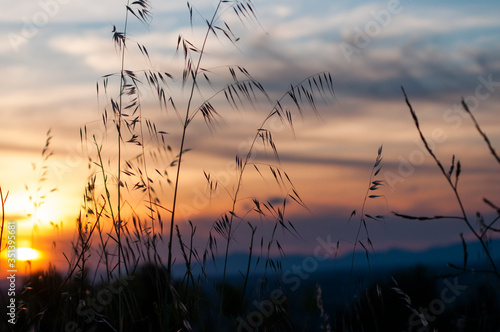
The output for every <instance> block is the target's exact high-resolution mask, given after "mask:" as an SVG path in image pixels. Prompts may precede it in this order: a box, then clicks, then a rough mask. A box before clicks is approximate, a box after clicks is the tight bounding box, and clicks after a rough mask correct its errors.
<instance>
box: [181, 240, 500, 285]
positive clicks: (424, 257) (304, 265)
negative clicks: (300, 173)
mask: <svg viewBox="0 0 500 332" xmlns="http://www.w3.org/2000/svg"><path fill="white" fill-rule="evenodd" d="M488 247H489V249H490V253H491V254H492V256H493V258H494V259H495V261H497V262H499V264H500V240H492V241H489V242H488ZM467 253H468V266H469V267H472V266H477V265H481V264H484V263H485V262H486V255H485V253H484V250H483V249H482V247H481V244H480V243H479V242H473V243H467ZM463 261H464V248H463V246H462V243H456V244H453V245H449V246H443V247H434V248H430V249H427V250H423V251H410V250H405V249H390V250H387V251H382V252H374V253H370V254H369V256H368V258H367V255H366V253H365V251H357V252H356V253H355V254H354V265H353V267H354V269H355V270H363V269H365V270H367V269H374V270H376V269H399V268H407V267H411V266H415V265H420V264H421V265H427V266H436V267H441V266H442V267H446V266H447V265H448V263H451V264H454V265H456V266H462V265H463ZM273 262H274V263H275V264H278V262H279V264H281V269H282V271H283V272H285V271H287V270H294V269H295V270H297V269H303V270H306V271H311V273H315V272H318V273H319V272H326V271H332V270H337V271H346V270H350V269H351V265H352V264H353V255H352V253H349V254H345V255H343V256H339V257H337V258H331V259H326V260H321V259H316V258H314V256H312V255H311V256H305V255H290V256H286V257H282V258H278V257H274V258H273ZM256 263H257V257H252V261H251V268H250V274H251V275H254V276H255V275H259V274H262V273H263V272H264V269H265V259H264V258H260V260H259V262H258V264H257V265H256ZM247 264H248V253H234V254H231V255H229V257H228V269H227V272H226V273H227V274H228V275H232V276H235V275H240V274H244V273H246V270H247ZM223 266H224V257H223V256H218V257H215V265H214V264H213V261H212V260H210V261H208V262H207V268H206V269H205V272H206V273H207V275H209V276H217V275H222V269H223ZM268 269H269V267H268ZM194 271H195V272H199V271H200V267H199V265H197V266H196V267H195V268H194ZM173 272H174V274H175V275H183V274H184V272H185V266H184V264H180V263H177V264H175V266H174V267H173Z"/></svg>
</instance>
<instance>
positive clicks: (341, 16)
mask: <svg viewBox="0 0 500 332" xmlns="http://www.w3.org/2000/svg"><path fill="white" fill-rule="evenodd" d="M151 3H152V14H153V19H152V21H151V22H150V24H149V26H147V27H144V25H142V24H141V23H138V22H137V20H135V19H134V18H131V21H130V22H131V23H130V25H129V27H128V33H129V35H128V37H129V38H130V42H129V43H130V44H129V52H128V53H126V60H125V61H126V63H125V67H126V69H130V70H142V69H151V70H158V71H162V72H169V73H171V74H172V75H173V76H174V78H175V79H176V82H172V83H171V84H170V85H169V90H168V93H169V94H171V95H172V96H173V98H174V99H175V103H176V104H177V106H178V109H179V111H180V113H181V114H182V112H183V110H185V107H186V99H187V96H188V95H189V89H188V88H187V87H186V88H185V89H184V90H182V87H181V79H182V65H183V61H184V60H183V56H182V51H180V52H179V53H178V54H176V44H177V38H178V35H179V34H182V36H183V37H184V38H186V39H188V40H190V41H191V42H192V43H193V44H195V45H197V46H199V45H200V43H201V41H202V36H203V35H204V33H205V28H206V24H204V19H205V18H209V17H210V16H211V13H212V12H213V10H214V9H215V6H216V4H217V1H215V0H208V1H205V0H193V1H190V4H191V6H192V8H193V27H191V26H190V17H189V10H188V6H186V2H185V1H177V0H175V1H156V0H152V1H151ZM253 3H254V6H255V8H256V9H257V11H256V12H257V13H256V14H257V16H258V19H259V21H258V22H257V21H255V20H254V21H252V22H248V21H246V22H245V24H244V26H243V27H242V25H241V22H240V21H239V20H238V18H237V17H236V16H235V15H231V14H232V12H230V11H226V12H224V16H223V18H224V19H225V20H226V22H228V24H229V25H230V26H231V29H232V31H233V33H234V34H235V35H237V36H238V37H239V40H238V42H237V43H236V47H235V46H234V45H232V44H230V43H229V42H227V41H226V40H224V39H223V38H221V39H220V40H217V39H216V38H210V39H209V41H208V45H207V49H206V52H207V53H206V57H205V58H204V60H203V61H202V65H201V66H202V67H203V68H207V69H209V68H214V69H213V72H214V76H213V79H214V82H215V84H219V85H221V86H223V84H224V80H225V79H230V76H228V72H227V70H225V71H224V70H223V69H221V66H223V65H235V66H236V65H238V66H242V67H244V68H246V69H247V70H248V72H250V74H251V75H252V76H253V77H254V78H255V79H256V80H258V81H259V82H261V83H262V85H263V86H264V88H265V89H266V90H267V92H268V94H269V95H270V97H271V98H272V99H273V100H276V99H279V98H280V97H281V96H282V95H283V94H284V93H285V92H286V91H287V89H289V87H290V84H296V83H298V82H300V81H301V80H302V79H304V78H306V77H308V76H310V75H313V74H315V73H318V72H324V71H327V72H330V73H331V75H332V78H333V85H334V89H335V94H336V100H333V99H332V100H331V102H330V103H319V104H318V113H319V114H318V115H315V114H314V113H313V112H305V113H304V116H303V117H302V118H301V116H300V115H299V114H298V113H297V114H295V117H294V121H293V122H294V126H295V127H294V131H293V132H292V131H291V130H290V129H287V128H285V127H283V126H282V125H281V124H280V123H279V122H276V121H275V122H271V123H270V124H269V125H270V126H271V129H273V130H274V138H275V141H276V146H277V149H278V152H279V155H280V162H281V164H280V166H281V168H282V169H283V170H285V171H286V172H287V174H288V175H289V176H290V178H291V179H292V181H293V183H294V185H295V188H296V189H297V191H298V192H299V194H300V195H301V198H302V199H303V201H304V202H305V203H306V204H307V206H308V207H309V209H310V210H311V211H307V210H305V209H303V208H300V207H298V206H297V205H294V204H291V206H290V208H289V209H288V210H287V213H288V216H287V217H288V219H289V220H290V221H292V223H293V224H294V226H295V227H296V229H297V230H298V232H299V233H300V234H301V235H302V237H303V239H297V238H294V237H293V236H290V235H287V234H280V237H281V238H280V243H281V245H282V246H283V247H284V249H285V251H286V252H288V253H301V254H305V255H309V254H311V253H312V252H313V250H314V247H315V246H316V238H317V237H318V236H321V237H323V238H326V237H327V236H330V237H331V238H332V240H334V241H337V240H338V241H340V243H341V246H342V248H345V249H350V248H352V243H353V242H354V239H355V236H356V229H357V226H358V224H359V212H360V209H361V206H362V204H363V198H364V195H365V192H366V189H367V186H368V180H369V176H370V172H371V170H372V166H373V163H374V161H375V158H376V156H377V150H378V147H379V146H380V145H381V144H383V152H382V155H383V162H382V165H383V168H382V171H381V172H380V173H379V175H378V179H380V180H385V181H386V182H385V186H384V187H383V188H382V189H380V190H379V191H378V192H377V194H379V195H383V196H384V197H383V198H377V199H371V200H369V202H368V204H367V205H366V207H365V213H368V214H372V215H384V216H385V221H384V222H375V221H373V220H372V221H368V228H369V230H370V235H371V241H372V242H373V245H374V248H375V250H386V249H389V248H394V247H397V248H408V249H422V248H427V247H431V246H439V245H447V244H450V243H453V242H456V241H458V240H459V239H460V238H459V234H460V233H461V232H464V234H470V232H469V231H468V230H467V229H466V227H465V225H464V224H463V223H462V222H460V221H433V222H428V221H420V222H411V221H407V220H402V219H399V218H397V217H395V216H393V215H392V214H391V211H397V212H401V213H407V214H416V215H438V214H446V215H457V214H458V206H457V204H456V201H454V199H453V196H452V195H453V193H452V191H451V189H450V188H449V187H447V183H446V180H445V179H444V178H443V176H442V175H441V174H440V173H439V171H438V168H437V167H436V165H435V164H434V163H433V162H432V160H431V158H430V157H429V156H428V155H427V154H426V153H425V154H424V153H423V152H422V151H423V144H422V143H421V142H420V141H419V136H418V132H417V131H416V129H415V126H414V124H413V121H412V118H411V115H410V113H409V111H408V107H407V106H406V104H405V102H404V97H403V95H402V92H401V88H400V87H401V86H404V88H405V90H406V92H407V94H408V96H409V98H410V100H411V102H412V104H413V107H414V109H415V110H416V112H417V114H418V115H419V117H420V121H421V126H422V129H423V131H424V133H425V134H426V135H428V137H429V139H430V140H431V141H432V143H433V145H434V147H435V152H436V154H437V155H438V157H439V158H440V159H441V160H442V162H443V164H444V165H445V167H449V165H450V163H451V160H452V155H453V154H455V155H456V158H457V159H458V160H460V161H461V164H462V169H463V171H462V175H461V179H460V180H459V191H460V193H461V195H462V198H463V199H464V202H465V207H466V209H467V210H468V212H469V213H470V217H471V219H472V220H475V217H474V215H475V212H476V211H481V212H482V213H484V215H485V216H486V219H487V220H489V219H491V216H493V215H494V214H493V212H494V211H493V210H492V209H491V208H489V207H488V206H486V205H485V204H484V203H483V202H482V199H483V197H487V198H490V200H491V201H493V202H494V203H496V204H497V205H500V201H499V200H498V197H499V194H500V168H499V167H500V165H499V164H498V163H496V161H495V160H494V158H493V157H492V156H491V154H490V153H489V151H488V149H487V147H486V146H485V144H484V141H483V139H482V138H481V137H480V135H478V133H477V131H476V130H475V128H474V126H473V124H472V122H471V121H470V119H469V118H468V116H467V115H466V113H464V112H463V111H462V110H461V108H460V106H459V105H460V100H461V98H462V97H464V98H465V100H466V101H467V102H468V103H469V105H470V107H471V109H472V110H473V112H474V114H475V116H476V118H477V120H478V122H479V123H480V124H481V126H482V129H483V130H484V131H485V132H486V133H487V134H488V136H489V138H490V140H491V142H492V143H493V145H494V146H497V147H498V148H499V149H500V116H499V108H498V105H499V101H500V60H499V59H500V58H499V54H500V40H499V39H500V21H499V20H498V13H499V12H500V3H498V2H497V1H493V0H490V1H480V2H470V1H439V2H435V1H408V0H406V1H327V0H308V1H303V0H302V1H301V0H286V1H285V0H275V1H263V0H255V1H253ZM4 7H6V8H3V9H2V11H1V12H0V29H1V31H2V34H1V38H0V73H2V83H1V84H2V85H1V86H2V88H1V89H0V100H1V104H0V115H1V120H0V156H1V162H0V186H1V188H2V190H3V192H4V194H5V193H6V192H7V191H8V192H9V197H8V199H7V202H6V206H5V209H6V220H16V221H18V227H19V232H18V246H19V247H33V248H35V249H37V250H39V251H40V252H41V254H42V257H44V258H43V266H46V263H47V262H48V261H56V262H59V264H61V265H64V259H63V257H62V255H61V252H63V251H67V252H70V243H71V241H73V240H75V236H76V235H75V234H76V233H75V227H74V225H75V221H76V218H77V217H78V215H79V212H80V206H81V204H82V202H83V194H84V189H85V186H86V184H87V181H88V179H89V177H90V176H91V175H92V174H97V169H96V168H95V167H91V168H90V169H89V167H88V157H89V155H91V156H92V157H95V155H96V154H95V146H93V145H92V142H91V140H90V139H89V140H88V142H84V143H83V144H82V142H81V140H80V129H82V128H84V127H86V128H87V130H88V132H89V135H88V136H89V137H90V136H91V134H96V136H97V137H98V139H99V142H100V144H102V145H103V154H104V159H105V163H106V162H107V160H108V159H109V160H110V165H113V164H114V163H115V162H116V143H115V142H116V138H115V137H116V133H115V132H113V130H112V129H109V128H108V131H107V132H106V131H105V130H104V127H103V124H102V121H101V119H102V113H103V111H104V107H105V105H106V99H105V97H104V96H103V95H102V94H101V95H100V96H99V98H98V97H97V94H96V82H102V81H101V77H102V76H103V75H106V74H111V73H116V72H119V70H120V54H119V52H117V50H116V48H115V46H114V44H113V41H112V29H113V26H116V28H117V29H118V30H119V31H121V30H122V29H123V24H124V23H123V22H124V16H125V3H124V2H123V1H117V0H104V1H102V0H101V1H96V0H88V1H74V0H41V1H17V2H12V3H10V4H9V6H4ZM135 42H139V43H140V44H142V45H144V46H145V47H146V48H147V50H148V53H149V56H150V60H145V59H144V57H143V56H142V55H141V53H140V52H139V50H138V48H137V47H136V46H135ZM219 72H220V73H221V74H219ZM222 73H223V74H222ZM177 79H178V80H177ZM114 83H116V81H115V82H114ZM114 87H116V84H113V83H110V88H109V89H110V90H111V89H113V88H114ZM101 91H102V90H101ZM109 93H110V94H113V95H116V93H117V89H116V88H115V91H109ZM141 93H142V94H141V96H142V98H143V99H142V100H143V101H142V102H143V112H144V116H145V117H147V118H148V119H150V120H151V121H154V122H155V124H156V126H157V128H158V130H161V131H165V132H168V133H169V134H168V135H165V139H166V141H167V142H168V144H169V145H171V146H172V149H173V150H174V152H173V154H174V155H175V154H177V153H178V149H179V139H180V131H179V129H180V122H179V119H178V118H177V115H176V113H175V111H173V110H171V109H170V110H169V111H167V112H166V111H165V110H160V108H159V106H158V103H157V102H156V101H155V98H154V96H153V94H152V93H151V91H150V89H149V88H148V87H147V86H145V87H144V91H142V92H141ZM200 93H201V94H202V96H201V97H198V99H197V100H198V101H199V102H201V101H202V100H203V99H204V98H208V97H210V96H211V95H212V94H213V91H212V92H211V90H210V87H209V86H208V85H206V86H201V87H200ZM220 105H221V106H220V108H218V109H217V111H218V112H219V113H220V115H221V116H222V118H223V120H222V121H220V123H219V125H218V126H217V127H216V128H215V129H214V130H212V131H211V130H209V129H207V127H206V125H205V123H204V121H203V119H202V118H197V119H195V121H193V123H192V124H191V125H190V127H189V129H188V134H187V141H186V147H187V148H190V149H192V150H191V151H189V152H188V153H187V154H186V155H185V158H186V159H185V164H184V166H185V168H184V169H183V172H184V173H182V176H181V191H180V199H181V200H180V203H179V204H181V206H182V207H183V208H182V209H181V210H182V211H184V213H185V215H183V214H182V213H183V212H182V211H181V213H180V214H179V216H178V223H179V224H180V225H181V228H182V229H183V230H184V229H185V230H187V228H186V220H187V218H189V219H190V220H192V221H193V223H194V224H196V225H197V227H198V232H199V234H198V235H197V239H198V241H199V247H200V248H203V247H204V246H205V244H206V241H207V238H206V235H207V232H208V231H209V230H210V226H211V225H212V222H213V221H214V220H215V219H216V218H217V217H218V216H219V215H220V214H221V213H222V212H224V211H225V210H228V209H230V200H229V199H228V198H227V195H224V193H221V194H220V197H217V198H214V199H213V200H212V201H211V202H210V203H207V204H205V203H204V201H203V202H201V203H200V197H201V196H203V195H201V194H200V193H205V189H206V181H205V178H204V174H203V172H204V171H205V172H207V173H208V172H212V173H213V174H216V175H218V176H220V177H224V176H228V181H229V182H228V188H232V186H233V184H234V181H235V180H234V172H231V171H228V170H227V167H228V165H229V164H228V163H231V162H233V161H234V159H235V155H236V154H240V156H242V155H244V154H243V151H245V150H244V148H245V147H247V148H248V140H249V138H251V137H252V136H253V135H254V134H255V132H256V130H257V129H258V128H259V125H260V123H261V122H262V121H263V119H264V118H265V116H266V115H267V113H269V111H270V109H271V108H270V107H269V105H267V104H265V103H262V105H260V104H259V106H257V107H256V108H255V109H251V108H250V107H249V108H248V109H245V110H243V109H239V110H231V109H230V108H229V107H226V106H224V104H223V103H220ZM49 129H51V136H52V137H53V138H52V140H51V143H50V148H51V151H53V152H54V155H53V156H51V157H50V158H49V159H48V161H47V162H46V163H45V165H46V167H47V168H46V169H47V176H46V177H47V180H46V181H43V182H42V183H39V182H38V181H39V179H40V176H41V172H43V170H42V169H41V167H43V165H44V162H43V158H42V155H41V153H42V149H43V148H44V145H45V140H46V133H47V131H48V130H49ZM134 149H135V148H131V147H128V146H125V147H124V151H125V152H124V153H125V154H128V156H131V155H133V154H134V153H135V152H136V150H134ZM148 149H151V150H154V144H153V143H151V145H149V146H148ZM423 156H425V157H423ZM94 161H95V159H94ZM270 161H272V153H270V154H269V160H267V159H266V158H263V157H262V156H261V155H259V157H258V159H257V160H256V162H258V163H262V164H264V163H267V162H270ZM165 162H166V163H169V162H170V161H168V162H167V161H165ZM33 165H35V167H34V166H33ZM162 167H163V168H166V166H165V165H163V166H162ZM109 172H111V173H112V172H115V169H114V168H112V169H109ZM169 172H170V176H171V177H172V178H173V174H175V170H174V168H169ZM150 173H154V170H153V171H151V172H150ZM265 175H266V176H268V177H269V176H271V175H270V173H269V172H268V173H266V174H265ZM231 177H232V178H231ZM156 179H157V178H155V180H156ZM269 179H270V178H269ZM243 185H244V192H243V193H242V197H247V198H250V197H258V198H259V199H261V200H266V199H267V200H271V201H273V202H277V201H278V197H280V196H279V191H277V190H276V186H275V185H274V183H273V182H272V181H271V180H268V182H264V181H263V180H262V178H261V177H260V176H259V174H258V173H257V172H255V171H249V172H248V173H247V174H246V175H245V178H244V182H243ZM38 187H40V188H41V189H40V190H39V191H38V192H37V188H38ZM52 188H57V191H54V192H50V191H51V189H52ZM44 194H46V198H45V199H44V204H43V205H41V207H40V208H39V209H38V211H37V218H38V219H39V220H38V221H36V222H35V221H34V219H33V217H28V214H32V213H33V208H32V205H33V204H32V202H30V199H29V198H30V196H31V197H32V198H33V199H34V200H37V197H40V196H42V195H44ZM200 195H201V196H200ZM127 197H128V196H127ZM134 197H135V196H134ZM163 197H164V198H165V199H164V202H165V205H166V207H167V208H170V203H168V202H169V199H171V189H169V188H168V185H167V187H166V189H165V193H164V194H163ZM143 198H144V197H142V198H139V202H133V201H132V199H131V198H130V199H131V200H130V201H129V203H131V205H132V206H134V207H135V208H137V209H139V208H140V207H139V206H141V205H142V204H143V203H141V201H140V199H143ZM250 203H251V200H247V201H246V203H245V202H242V208H243V209H244V208H245V207H248V206H250ZM196 204H198V205H199V207H198V208H195V206H196ZM245 204H247V205H245ZM352 210H356V211H357V212H358V215H356V216H355V217H354V218H353V219H352V220H351V222H350V223H347V221H348V219H349V216H350V214H351V211H352ZM51 222H52V224H51ZM61 222H62V227H61ZM256 223H257V225H258V227H259V232H261V234H262V235H265V234H266V233H268V230H269V229H271V228H270V227H271V226H270V225H269V224H266V222H263V221H256ZM34 225H35V226H36V227H35V228H34ZM56 226H57V227H56ZM475 226H478V225H477V224H475ZM241 227H242V228H243V226H241ZM247 235H248V234H247ZM186 236H187V234H186ZM239 236H240V237H239V238H238V239H239V240H238V241H235V243H234V246H233V248H234V250H236V251H245V250H247V248H248V239H247V237H245V234H244V232H243V231H242V233H241V234H240V235H239ZM363 236H364V235H363ZM467 236H468V235H467ZM468 238H470V236H468ZM361 239H363V238H361ZM54 243H55V248H54ZM2 259H4V257H3V256H2ZM40 262H42V260H40ZM33 264H35V263H33ZM37 264H39V266H40V267H41V266H42V264H41V263H37ZM35 266H36V264H35ZM2 273H3V271H2Z"/></svg>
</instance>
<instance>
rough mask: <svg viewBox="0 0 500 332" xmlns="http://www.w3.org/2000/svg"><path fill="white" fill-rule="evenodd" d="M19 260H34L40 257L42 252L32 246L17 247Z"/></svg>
mask: <svg viewBox="0 0 500 332" xmlns="http://www.w3.org/2000/svg"><path fill="white" fill-rule="evenodd" d="M16 254H17V260H18V261H33V260H36V259H38V258H40V252H39V251H38V250H35V249H32V248H27V247H23V248H17V250H16Z"/></svg>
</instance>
